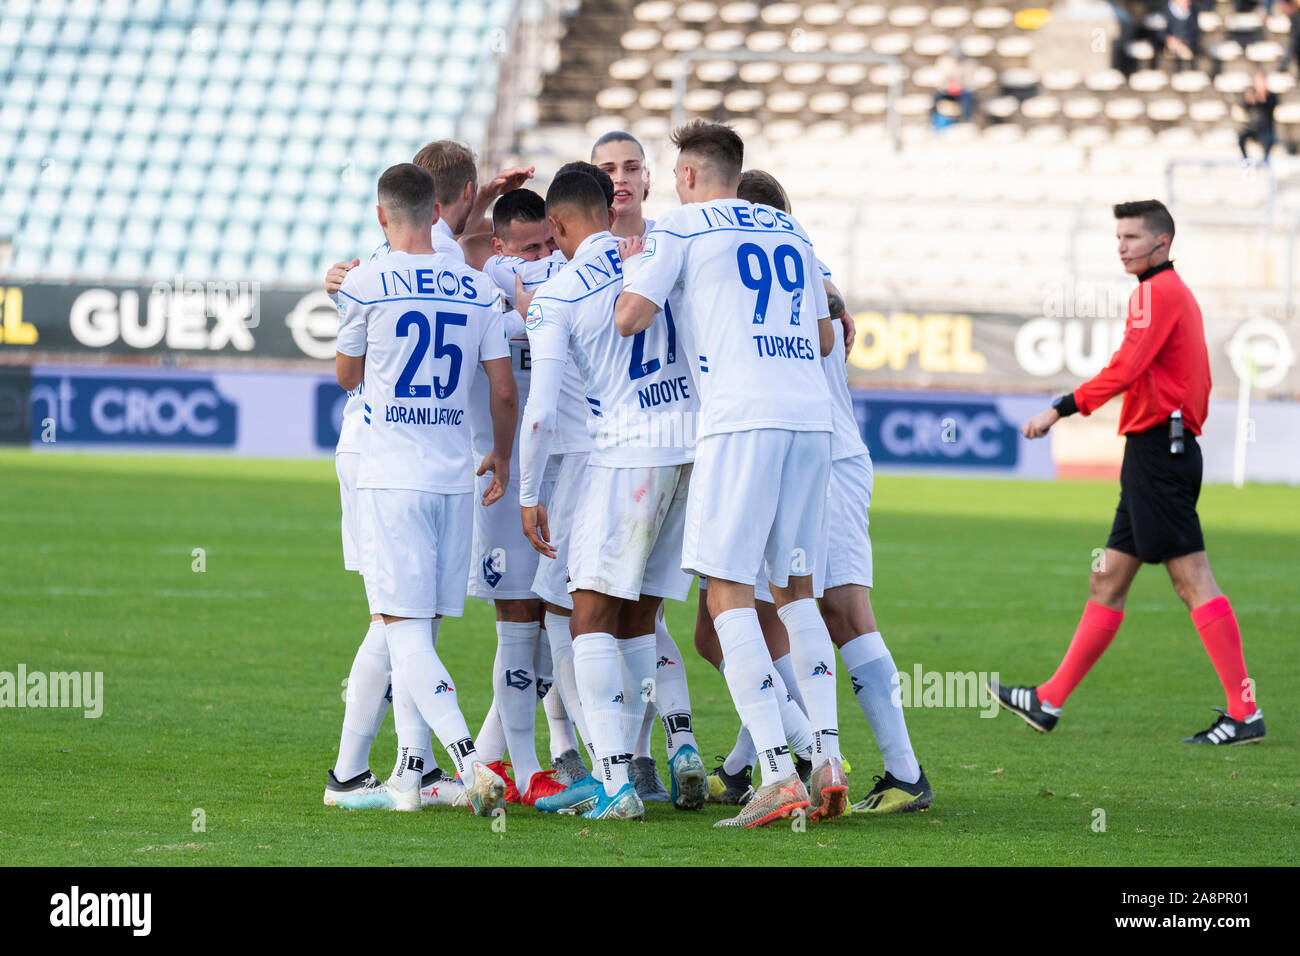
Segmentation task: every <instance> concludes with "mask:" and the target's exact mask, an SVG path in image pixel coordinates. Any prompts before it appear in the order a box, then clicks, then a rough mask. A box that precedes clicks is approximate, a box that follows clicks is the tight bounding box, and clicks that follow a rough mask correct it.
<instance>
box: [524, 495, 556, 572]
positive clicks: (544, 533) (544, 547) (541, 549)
mask: <svg viewBox="0 0 1300 956" xmlns="http://www.w3.org/2000/svg"><path fill="white" fill-rule="evenodd" d="M519 518H520V521H522V522H523V526H524V537H526V538H527V539H528V543H529V544H531V545H532V546H533V548H534V550H536V551H537V553H538V554H544V555H546V556H547V557H548V558H554V557H556V556H557V555H558V554H559V552H558V551H556V550H555V548H553V547H551V529H550V526H549V525H548V524H547V521H546V505H544V504H542V503H541V502H540V501H539V502H538V503H537V504H535V505H520V506H519Z"/></svg>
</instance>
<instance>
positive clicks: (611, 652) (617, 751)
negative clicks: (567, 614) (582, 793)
mask: <svg viewBox="0 0 1300 956" xmlns="http://www.w3.org/2000/svg"><path fill="white" fill-rule="evenodd" d="M617 643H618V642H617V641H615V640H614V635H613V634H607V633H604V632H594V633H591V634H579V635H578V636H577V637H575V638H574V639H573V671H574V674H575V675H576V677H577V681H578V690H579V692H580V693H581V694H582V709H583V712H584V713H585V714H586V715H587V726H588V727H589V728H590V729H591V733H592V745H593V746H594V747H595V757H594V758H593V761H594V762H593V766H592V773H594V774H595V775H596V778H597V779H598V780H600V781H602V783H604V785H605V794H606V796H611V797H612V796H614V794H616V793H618V791H619V790H621V789H622V788H623V787H624V786H625V785H626V784H627V782H628V779H627V770H628V763H629V762H630V761H631V760H632V755H631V754H630V753H629V752H628V750H627V740H626V738H625V737H624V735H623V706H622V705H623V702H622V701H621V700H620V699H619V698H620V697H621V696H622V694H623V678H622V674H621V672H620V667H619V654H618V648H617V647H615V645H616V644H617Z"/></svg>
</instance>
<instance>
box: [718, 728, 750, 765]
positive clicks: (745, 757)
mask: <svg viewBox="0 0 1300 956" xmlns="http://www.w3.org/2000/svg"><path fill="white" fill-rule="evenodd" d="M757 762H758V751H757V750H755V749H754V738H753V737H751V736H749V731H748V730H746V729H745V725H744V724H741V726H740V733H738V734H736V745H735V746H734V747H732V748H731V753H729V754H727V759H726V760H724V761H722V769H723V770H724V771H725V772H727V773H729V774H738V773H740V772H741V771H742V770H744V769H745V768H746V767H749V768H750V769H751V770H752V769H753V768H754V764H756V763H757Z"/></svg>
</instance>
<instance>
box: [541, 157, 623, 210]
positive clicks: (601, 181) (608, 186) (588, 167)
mask: <svg viewBox="0 0 1300 956" xmlns="http://www.w3.org/2000/svg"><path fill="white" fill-rule="evenodd" d="M565 173H586V174H587V175H588V176H590V177H591V178H592V179H594V180H596V185H597V186H599V187H600V190H601V192H603V193H604V194H605V205H606V206H612V205H614V180H612V179H610V178H609V173H607V172H605V170H603V169H601V168H600V167H599V166H593V165H592V164H591V163H584V162H583V161H582V160H580V159H575V160H574V161H573V162H571V163H565V164H564V165H563V166H561V167H560V168H559V169H557V170H556V171H555V178H556V179H559V178H560V177H561V176H563V175H564V174H565ZM550 197H551V194H550V193H549V192H548V193H547V194H546V198H547V199H548V200H549V199H550Z"/></svg>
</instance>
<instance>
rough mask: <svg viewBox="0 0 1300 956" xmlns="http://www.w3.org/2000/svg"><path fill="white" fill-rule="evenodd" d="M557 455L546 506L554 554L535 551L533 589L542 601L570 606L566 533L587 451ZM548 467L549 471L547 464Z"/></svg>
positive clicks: (579, 494)
mask: <svg viewBox="0 0 1300 956" xmlns="http://www.w3.org/2000/svg"><path fill="white" fill-rule="evenodd" d="M553 457H557V458H559V459H560V471H559V474H558V475H557V476H556V478H555V487H554V488H553V489H552V490H551V501H550V504H548V505H547V506H546V523H547V526H548V528H549V529H550V532H551V547H553V548H555V552H556V556H555V557H554V558H548V557H546V556H545V555H541V554H539V555H537V574H536V576H535V577H534V578H533V593H534V594H536V595H537V596H538V597H539V598H541V599H542V600H543V601H547V602H548V603H550V604H554V605H556V606H557V607H562V608H566V609H567V610H570V611H572V610H573V599H572V598H571V597H569V537H570V535H571V533H572V531H573V516H574V514H575V513H576V511H577V507H578V499H579V498H581V497H582V487H583V484H584V483H585V482H586V477H585V476H586V471H587V459H588V458H590V457H591V455H590V453H589V452H585V451H580V452H573V453H571V454H568V455H563V456H558V455H557V456H553ZM547 471H550V468H549V466H548V468H547Z"/></svg>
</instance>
